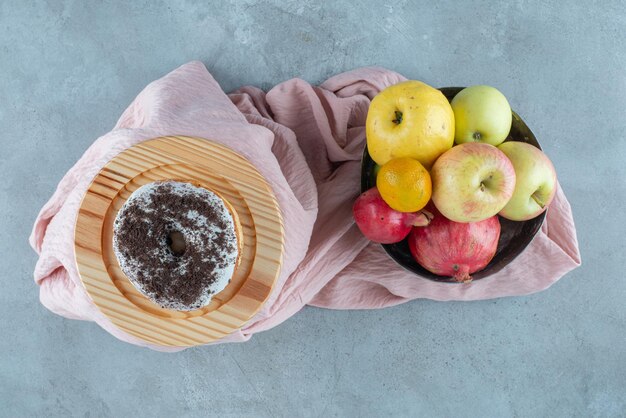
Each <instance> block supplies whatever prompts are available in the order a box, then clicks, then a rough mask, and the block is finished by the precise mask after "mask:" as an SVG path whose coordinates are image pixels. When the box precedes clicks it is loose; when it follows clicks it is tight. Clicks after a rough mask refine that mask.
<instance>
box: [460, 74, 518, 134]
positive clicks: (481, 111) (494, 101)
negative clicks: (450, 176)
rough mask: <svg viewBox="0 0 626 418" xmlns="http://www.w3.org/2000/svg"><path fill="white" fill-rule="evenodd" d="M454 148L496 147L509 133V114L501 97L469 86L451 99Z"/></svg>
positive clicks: (486, 88)
mask: <svg viewBox="0 0 626 418" xmlns="http://www.w3.org/2000/svg"><path fill="white" fill-rule="evenodd" d="M451 104H452V110H453V111H454V121H455V130H454V132H455V133H454V140H455V142H456V143H457V144H463V143H466V142H484V143H486V144H491V145H499V144H501V143H502V142H504V140H505V139H506V137H507V136H508V135H509V132H510V130H511V122H512V118H513V116H512V112H511V106H510V105H509V102H508V101H507V100H506V97H504V94H502V93H500V91H499V90H498V89H496V88H494V87H491V86H471V87H467V88H464V89H463V90H461V91H460V92H459V93H458V94H457V95H456V96H454V98H453V99H452V102H451Z"/></svg>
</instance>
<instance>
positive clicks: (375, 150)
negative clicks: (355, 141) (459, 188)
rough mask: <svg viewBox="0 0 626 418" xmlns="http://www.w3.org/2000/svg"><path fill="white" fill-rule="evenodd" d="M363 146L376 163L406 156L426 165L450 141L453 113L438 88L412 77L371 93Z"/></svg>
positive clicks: (452, 137) (384, 162) (435, 157)
mask: <svg viewBox="0 0 626 418" xmlns="http://www.w3.org/2000/svg"><path fill="white" fill-rule="evenodd" d="M365 136H366V137H367V150H368V152H369V154H370V156H371V157H372V159H373V160H374V161H375V162H376V163H377V164H379V165H384V164H386V163H387V162H388V161H389V160H392V159H394V158H401V157H409V158H414V159H416V160H418V161H419V162H420V163H422V165H423V166H424V167H426V168H430V166H431V165H432V163H433V162H434V161H435V160H436V159H437V157H439V156H440V155H441V154H443V153H444V152H445V151H447V150H448V149H450V148H451V147H452V145H453V144H454V113H453V112H452V108H451V107H450V103H449V102H448V99H446V97H445V96H444V95H443V93H441V91H439V90H437V89H435V88H433V87H431V86H429V85H427V84H424V83H422V82H420V81H416V80H408V81H404V82H402V83H398V84H394V85H393V86H390V87H387V88H386V89H384V90H383V91H381V92H380V93H378V94H377V95H376V97H374V99H373V100H372V103H371V104H370V107H369V110H368V112H367V120H366V122H365Z"/></svg>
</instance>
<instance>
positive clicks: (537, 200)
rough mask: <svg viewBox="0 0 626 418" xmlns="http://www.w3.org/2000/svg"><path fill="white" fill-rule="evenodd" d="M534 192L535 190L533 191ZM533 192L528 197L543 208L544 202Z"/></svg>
mask: <svg viewBox="0 0 626 418" xmlns="http://www.w3.org/2000/svg"><path fill="white" fill-rule="evenodd" d="M535 193H536V192H535ZM535 193H533V194H531V195H530V197H532V199H533V200H534V201H535V203H537V204H538V205H539V207H540V208H541V209H543V208H544V206H545V204H544V203H543V202H542V201H541V200H540V199H539V198H538V197H537V196H536V195H535Z"/></svg>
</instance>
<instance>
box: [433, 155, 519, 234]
mask: <svg viewBox="0 0 626 418" xmlns="http://www.w3.org/2000/svg"><path fill="white" fill-rule="evenodd" d="M430 176H431V178H432V182H433V194H432V199H433V203H434V204H435V206H436V207H437V209H439V212H441V214H442V215H443V216H445V217H446V218H448V219H450V220H451V221H455V222H478V221H482V220H483V219H487V218H489V217H492V216H493V215H495V214H497V213H498V212H500V210H502V208H503V207H504V206H505V205H506V204H507V202H508V201H509V199H510V198H511V196H512V195H513V190H514V189H515V170H514V169H513V165H512V164H511V161H509V159H508V158H507V157H506V155H504V153H503V152H502V151H500V150H499V149H498V148H497V147H494V146H493V145H489V144H481V143H469V144H461V145H457V146H455V147H452V148H451V149H450V150H448V151H446V152H445V153H443V155H441V156H440V157H439V158H438V159H437V161H435V164H434V165H433V168H432V170H431V173H430Z"/></svg>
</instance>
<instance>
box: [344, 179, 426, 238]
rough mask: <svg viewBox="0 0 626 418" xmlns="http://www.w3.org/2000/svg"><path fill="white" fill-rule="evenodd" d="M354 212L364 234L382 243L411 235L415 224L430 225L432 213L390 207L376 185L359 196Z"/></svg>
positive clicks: (353, 208)
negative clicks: (399, 210) (410, 211)
mask: <svg viewBox="0 0 626 418" xmlns="http://www.w3.org/2000/svg"><path fill="white" fill-rule="evenodd" d="M352 213H353V215H354V220H355V221H356V224H357V226H358V227H359V229H360V230H361V232H363V235H365V237H366V238H367V239H369V240H371V241H374V242H378V243H380V244H393V243H396V242H400V241H402V240H403V239H404V238H406V236H407V235H409V232H411V228H412V227H414V226H423V225H428V222H429V221H430V217H432V215H431V214H430V213H428V212H426V211H422V212H415V213H405V212H398V211H397V210H394V209H392V208H391V207H389V205H388V204H387V203H385V201H384V200H383V198H382V197H381V196H380V193H379V192H378V189H377V188H376V187H373V188H371V189H369V190H368V191H366V192H365V193H363V194H362V195H361V196H359V197H358V198H357V199H356V201H355V202H354V206H353V207H352Z"/></svg>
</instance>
